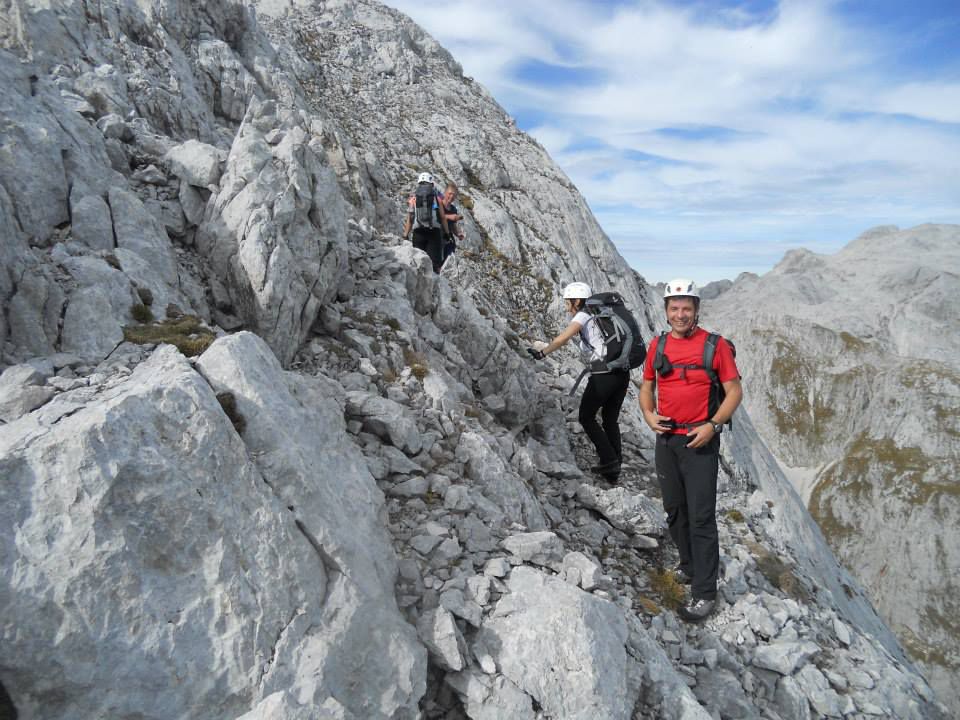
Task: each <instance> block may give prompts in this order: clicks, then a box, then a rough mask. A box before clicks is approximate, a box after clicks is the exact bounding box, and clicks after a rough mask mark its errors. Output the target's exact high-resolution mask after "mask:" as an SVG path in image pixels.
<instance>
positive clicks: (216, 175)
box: [164, 139, 226, 188]
mask: <svg viewBox="0 0 960 720" xmlns="http://www.w3.org/2000/svg"><path fill="white" fill-rule="evenodd" d="M225 159H226V154H225V153H223V152H222V151H221V150H218V149H217V148H215V147H214V146H212V145H207V144H206V143H202V142H199V141H198V140H192V139H191V140H187V141H186V142H185V143H182V144H180V145H177V146H175V147H173V148H171V149H170V150H168V151H167V154H166V156H165V157H164V160H165V161H166V163H167V166H168V167H169V168H170V172H172V173H173V174H174V175H176V176H177V177H179V178H180V179H181V180H182V181H183V182H185V183H187V184H189V185H194V186H196V187H201V188H207V187H209V186H210V185H216V184H217V183H218V182H219V180H220V163H221V161H222V160H225Z"/></svg>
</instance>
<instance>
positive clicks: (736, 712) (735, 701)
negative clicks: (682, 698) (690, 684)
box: [694, 667, 761, 720]
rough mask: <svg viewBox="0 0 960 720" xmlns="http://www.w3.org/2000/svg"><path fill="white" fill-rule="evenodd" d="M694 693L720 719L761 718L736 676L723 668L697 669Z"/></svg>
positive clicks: (746, 719) (745, 719) (743, 719)
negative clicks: (718, 714)
mask: <svg viewBox="0 0 960 720" xmlns="http://www.w3.org/2000/svg"><path fill="white" fill-rule="evenodd" d="M694 693H695V694H696V696H697V697H698V698H699V699H700V701H701V702H702V703H703V704H704V705H705V706H706V707H707V708H709V709H711V710H716V711H718V712H719V713H720V716H721V717H724V718H731V719H733V718H736V719H738V720H739V719H742V720H748V719H753V718H757V719H759V718H760V717H761V716H760V713H759V712H757V710H756V709H755V708H754V706H753V703H752V702H751V701H750V698H748V697H747V694H746V693H745V692H744V691H743V686H741V685H740V681H739V680H738V679H737V676H736V675H734V674H733V673H732V672H730V671H729V670H726V669H724V668H717V669H715V670H710V669H708V668H705V667H701V668H697V684H696V686H695V687H694Z"/></svg>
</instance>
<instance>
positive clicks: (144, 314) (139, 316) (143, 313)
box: [130, 303, 153, 323]
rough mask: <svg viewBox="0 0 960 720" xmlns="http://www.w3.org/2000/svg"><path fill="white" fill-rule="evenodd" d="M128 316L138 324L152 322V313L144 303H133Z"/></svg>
mask: <svg viewBox="0 0 960 720" xmlns="http://www.w3.org/2000/svg"><path fill="white" fill-rule="evenodd" d="M130 315H131V317H133V319H134V320H136V321H137V322H138V323H148V322H153V313H152V312H151V311H150V308H148V307H147V306H146V305H145V304H144V303H134V304H133V306H132V307H131V308H130Z"/></svg>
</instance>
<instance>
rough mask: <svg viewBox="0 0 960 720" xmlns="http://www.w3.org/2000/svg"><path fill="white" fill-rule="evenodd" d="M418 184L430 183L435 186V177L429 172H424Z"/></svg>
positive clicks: (418, 178)
mask: <svg viewBox="0 0 960 720" xmlns="http://www.w3.org/2000/svg"><path fill="white" fill-rule="evenodd" d="M417 183H430V184H431V185H433V175H431V174H430V173H428V172H422V173H420V175H419V176H418V177H417Z"/></svg>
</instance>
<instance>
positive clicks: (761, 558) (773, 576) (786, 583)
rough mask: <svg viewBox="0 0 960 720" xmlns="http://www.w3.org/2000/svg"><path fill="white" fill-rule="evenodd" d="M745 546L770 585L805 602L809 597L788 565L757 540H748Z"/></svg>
mask: <svg viewBox="0 0 960 720" xmlns="http://www.w3.org/2000/svg"><path fill="white" fill-rule="evenodd" d="M747 548H748V549H749V550H750V552H751V554H752V555H753V558H754V560H756V561H757V569H758V570H760V572H761V574H762V575H763V576H764V577H765V578H766V579H767V581H768V582H769V583H770V584H771V585H773V586H774V587H775V588H777V589H778V590H780V591H781V592H783V593H784V594H786V595H789V596H790V597H792V598H794V599H796V600H803V601H804V602H806V601H808V600H809V599H810V598H809V595H808V593H807V591H806V588H804V587H803V585H802V584H801V583H800V580H799V578H797V576H796V575H795V574H794V572H793V569H792V568H791V567H790V566H789V565H787V564H786V563H785V562H783V561H782V560H781V559H780V558H778V557H777V556H776V555H774V554H773V553H772V552H770V551H769V550H767V548H765V547H764V546H763V545H761V544H759V543H757V542H748V543H747Z"/></svg>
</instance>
